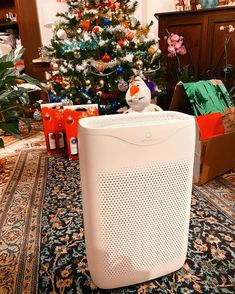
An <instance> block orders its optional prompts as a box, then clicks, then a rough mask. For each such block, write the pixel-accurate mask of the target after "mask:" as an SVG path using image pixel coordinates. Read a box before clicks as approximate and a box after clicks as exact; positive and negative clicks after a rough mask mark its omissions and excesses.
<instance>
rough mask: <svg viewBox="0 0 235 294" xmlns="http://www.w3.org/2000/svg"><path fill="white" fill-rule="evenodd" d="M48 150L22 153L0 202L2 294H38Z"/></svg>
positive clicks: (0, 290) (0, 273)
mask: <svg viewBox="0 0 235 294" xmlns="http://www.w3.org/2000/svg"><path fill="white" fill-rule="evenodd" d="M45 156H46V153H45V149H31V150H29V149H28V150H24V151H22V152H21V154H20V156H19V158H18V161H17V163H16V166H15V170H14V172H13V174H12V175H11V179H10V182H9V184H8V185H7V187H6V190H5V192H4V194H3V195H2V199H1V201H0V293H1V294H10V293H37V291H36V289H37V276H38V260H39V244H40V223H41V213H42V211H41V210H42V198H43V195H44V189H45V175H46V170H47V166H46V160H45Z"/></svg>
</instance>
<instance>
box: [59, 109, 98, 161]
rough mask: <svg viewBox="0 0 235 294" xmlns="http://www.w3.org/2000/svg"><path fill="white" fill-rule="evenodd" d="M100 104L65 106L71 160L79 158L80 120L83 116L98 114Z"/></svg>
mask: <svg viewBox="0 0 235 294" xmlns="http://www.w3.org/2000/svg"><path fill="white" fill-rule="evenodd" d="M97 115H99V112H98V105H96V104H86V105H73V106H65V107H64V121H65V130H66V140H67V146H68V157H69V159H71V160H76V159H78V158H79V150H78V122H79V120H80V119H81V118H83V117H88V116H97Z"/></svg>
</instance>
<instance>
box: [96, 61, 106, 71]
mask: <svg viewBox="0 0 235 294" xmlns="http://www.w3.org/2000/svg"><path fill="white" fill-rule="evenodd" d="M105 69H106V65H105V64H104V63H103V62H102V61H98V62H97V63H96V65H95V70H96V72H103V71H104V70H105Z"/></svg>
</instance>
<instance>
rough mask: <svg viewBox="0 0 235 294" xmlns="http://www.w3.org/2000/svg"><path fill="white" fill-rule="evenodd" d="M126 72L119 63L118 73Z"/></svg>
mask: <svg viewBox="0 0 235 294" xmlns="http://www.w3.org/2000/svg"><path fill="white" fill-rule="evenodd" d="M123 72H124V68H123V67H122V66H121V65H119V66H118V67H117V68H116V74H118V75H120V74H122V73H123Z"/></svg>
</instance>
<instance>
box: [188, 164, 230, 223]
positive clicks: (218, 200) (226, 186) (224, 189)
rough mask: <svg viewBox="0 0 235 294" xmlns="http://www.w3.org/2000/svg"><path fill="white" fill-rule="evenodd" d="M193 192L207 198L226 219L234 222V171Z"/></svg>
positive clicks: (196, 188)
mask: <svg viewBox="0 0 235 294" xmlns="http://www.w3.org/2000/svg"><path fill="white" fill-rule="evenodd" d="M194 187H195V190H196V191H197V192H198V193H200V194H202V195H203V196H204V197H206V198H207V200H208V201H209V202H211V203H212V204H213V205H214V206H216V207H217V208H218V209H219V210H220V211H222V212H223V213H224V214H225V215H226V216H227V217H229V218H230V219H232V220H233V221H235V170H232V171H230V172H228V173H226V174H224V175H222V176H220V177H217V178H216V179H214V180H211V181H209V182H208V183H206V184H205V185H203V186H194Z"/></svg>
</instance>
